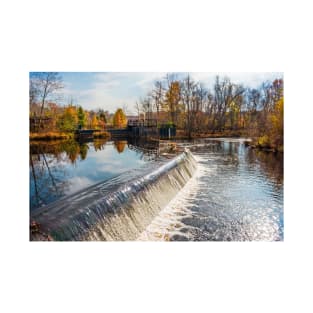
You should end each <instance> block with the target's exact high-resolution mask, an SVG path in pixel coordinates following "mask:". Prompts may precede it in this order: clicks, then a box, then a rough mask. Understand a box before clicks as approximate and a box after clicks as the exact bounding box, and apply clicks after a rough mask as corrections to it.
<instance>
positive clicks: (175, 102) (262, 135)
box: [135, 74, 284, 150]
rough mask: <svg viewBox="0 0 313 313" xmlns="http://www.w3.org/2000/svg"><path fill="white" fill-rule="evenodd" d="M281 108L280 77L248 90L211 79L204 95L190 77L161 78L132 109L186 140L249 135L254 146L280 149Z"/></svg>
mask: <svg viewBox="0 0 313 313" xmlns="http://www.w3.org/2000/svg"><path fill="white" fill-rule="evenodd" d="M283 103H284V98H283V79H281V78H278V79H276V80H275V81H273V82H269V81H266V82H263V83H262V84H261V85H260V86H259V87H258V88H248V87H245V86H243V85H242V84H235V83H233V82H232V81H231V80H230V79H229V78H228V77H223V78H221V77H220V76H216V78H215V82H214V85H213V88H212V89H211V90H209V89H208V88H206V87H205V86H204V85H203V84H202V83H200V82H196V81H194V80H193V79H192V78H191V77H190V75H186V77H185V78H183V79H177V77H175V75H174V74H167V75H166V77H165V78H164V79H163V80H159V81H155V83H154V85H153V87H152V88H151V90H150V92H148V93H147V95H146V96H145V97H144V98H141V99H140V100H139V101H138V102H137V103H136V106H135V109H136V111H137V113H138V116H139V115H140V114H144V116H145V117H148V118H156V119H157V120H158V122H159V123H160V122H162V121H165V120H167V121H168V122H169V123H172V124H175V125H176V127H177V128H178V129H179V130H182V131H183V132H184V134H185V135H186V136H187V137H188V138H192V137H197V136H200V135H201V134H204V135H205V134H220V135H227V134H229V135H233V136H234V135H236V136H250V137H252V138H255V140H256V144H257V145H259V146H263V147H267V148H274V149H279V150H281V149H282V146H283ZM164 113H165V116H164Z"/></svg>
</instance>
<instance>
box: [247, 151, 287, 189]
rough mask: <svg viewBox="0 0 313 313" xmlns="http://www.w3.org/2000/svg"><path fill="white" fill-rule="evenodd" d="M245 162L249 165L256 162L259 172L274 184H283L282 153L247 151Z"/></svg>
mask: <svg viewBox="0 0 313 313" xmlns="http://www.w3.org/2000/svg"><path fill="white" fill-rule="evenodd" d="M247 161H248V162H249V163H255V161H257V162H258V164H259V166H260V168H261V170H262V172H263V173H265V175H266V176H268V177H269V178H271V179H274V180H275V182H276V184H278V185H282V184H283V182H284V155H283V154H282V153H273V152H266V151H261V150H258V149H249V150H248V152H247Z"/></svg>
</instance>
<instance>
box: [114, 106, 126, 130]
mask: <svg viewBox="0 0 313 313" xmlns="http://www.w3.org/2000/svg"><path fill="white" fill-rule="evenodd" d="M126 124H127V118H126V115H125V113H124V112H123V110H122V109H117V110H116V112H115V114H114V116H113V126H114V127H117V128H120V127H125V126H126Z"/></svg>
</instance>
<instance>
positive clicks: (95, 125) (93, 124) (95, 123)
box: [91, 114, 99, 129]
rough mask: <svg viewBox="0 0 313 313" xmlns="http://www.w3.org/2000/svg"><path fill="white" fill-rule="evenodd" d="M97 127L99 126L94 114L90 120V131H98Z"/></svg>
mask: <svg viewBox="0 0 313 313" xmlns="http://www.w3.org/2000/svg"><path fill="white" fill-rule="evenodd" d="M98 126H99V122H98V117H97V115H96V114H94V115H93V117H92V119H91V128H92V129H98Z"/></svg>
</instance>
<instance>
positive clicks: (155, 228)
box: [137, 156, 207, 241]
mask: <svg viewBox="0 0 313 313" xmlns="http://www.w3.org/2000/svg"><path fill="white" fill-rule="evenodd" d="M194 158H195V159H196V161H197V163H198V161H199V157H195V156H194ZM205 172H207V170H206V171H205V170H204V167H203V166H201V165H200V164H199V163H198V165H197V169H196V171H195V173H194V175H193V176H192V177H191V178H190V180H189V181H188V182H187V183H186V185H185V186H184V187H183V188H182V189H181V190H180V191H179V192H178V193H177V195H176V196H175V197H174V198H173V199H172V200H171V201H170V202H169V204H168V205H167V206H166V207H165V208H164V209H163V210H162V211H161V212H160V213H159V214H158V215H157V216H156V217H155V218H154V219H153V221H152V222H151V224H150V225H149V226H148V227H147V228H146V229H145V231H144V232H142V233H141V234H140V236H139V237H138V238H137V240H138V241H169V240H170V238H171V236H173V235H178V236H183V238H186V240H188V237H186V234H185V233H183V232H181V231H180V229H182V228H186V225H184V224H183V223H182V222H181V221H180V220H181V218H183V217H190V216H191V210H190V209H189V207H190V205H191V204H190V200H191V199H194V198H195V196H196V194H197V193H198V190H199V179H200V177H201V176H202V175H204V173H205ZM190 228H191V227H190Z"/></svg>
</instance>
